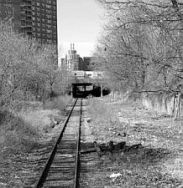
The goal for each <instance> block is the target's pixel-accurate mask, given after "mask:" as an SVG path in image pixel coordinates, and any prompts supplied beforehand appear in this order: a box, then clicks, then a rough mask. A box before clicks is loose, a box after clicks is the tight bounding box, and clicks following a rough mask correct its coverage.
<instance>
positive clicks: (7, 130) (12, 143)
mask: <svg viewBox="0 0 183 188" xmlns="http://www.w3.org/2000/svg"><path fill="white" fill-rule="evenodd" d="M0 118H1V122H0V145H1V147H2V148H6V149H8V150H9V149H10V150H14V151H15V152H20V151H24V150H29V149H31V148H32V147H33V146H34V145H35V144H36V142H37V140H38V138H39V135H38V133H37V131H36V129H35V128H34V127H32V126H31V125H30V124H28V123H26V122H25V121H24V120H23V119H22V118H20V117H18V116H16V115H14V114H13V113H11V112H8V111H1V112H0ZM0 154H2V153H0Z"/></svg>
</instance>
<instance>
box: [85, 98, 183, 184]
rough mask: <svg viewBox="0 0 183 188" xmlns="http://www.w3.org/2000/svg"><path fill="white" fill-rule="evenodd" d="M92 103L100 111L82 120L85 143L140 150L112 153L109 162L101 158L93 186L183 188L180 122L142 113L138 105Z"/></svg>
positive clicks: (106, 102)
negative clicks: (111, 143)
mask: <svg viewBox="0 0 183 188" xmlns="http://www.w3.org/2000/svg"><path fill="white" fill-rule="evenodd" d="M94 100H95V104H98V107H96V109H97V108H98V109H100V110H99V111H98V112H97V110H96V109H95V110H94V111H96V114H95V113H94V114H88V116H87V119H86V120H85V127H87V129H86V132H87V130H88V135H90V136H87V137H86V138H87V139H88V141H89V142H90V141H91V140H95V141H97V143H99V144H101V143H108V142H109V141H111V140H112V141H114V143H119V142H122V141H125V142H126V145H127V146H129V147H131V146H133V145H136V144H137V145H138V144H139V146H140V147H137V148H133V147H132V150H130V151H126V152H124V151H117V152H113V154H112V158H111V155H109V154H108V153H107V154H104V155H102V157H101V159H100V163H101V165H99V166H98V173H97V175H96V177H94V179H95V182H101V181H103V182H104V183H103V184H100V186H99V187H101V188H102V187H105V188H108V187H111V188H114V187H125V188H126V187H179V188H181V187H183V149H182V146H183V140H182V137H183V121H182V120H183V118H180V119H179V120H177V121H174V120H173V119H172V118H171V117H170V116H167V115H163V114H158V113H157V112H153V111H150V110H147V109H145V108H144V107H143V106H142V105H141V103H140V102H139V101H138V102H132V101H129V102H123V101H111V100H110V101H109V100H108V99H107V98H103V99H94ZM102 105H103V106H104V107H101V106H102ZM90 107H91V106H90ZM91 108H92V107H91ZM106 108H107V109H108V110H107V111H106V116H105V115H104V114H105V112H103V111H104V109H106ZM109 109H110V110H109ZM90 111H91V110H90ZM100 111H101V113H100ZM97 114H99V116H98V115H97ZM110 114H111V116H112V118H111V117H110V118H109V116H110ZM90 115H91V116H90ZM89 116H90V117H89ZM100 116H101V117H100ZM102 116H103V117H102ZM114 116H116V117H114ZM95 117H96V118H95ZM86 135H87V133H86ZM93 175H94V174H93ZM94 176H95V175H94ZM90 183H91V182H90ZM90 183H89V184H90ZM89 187H90V186H89ZM91 187H92V186H91ZM93 187H94V186H93Z"/></svg>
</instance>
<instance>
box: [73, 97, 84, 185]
mask: <svg viewBox="0 0 183 188" xmlns="http://www.w3.org/2000/svg"><path fill="white" fill-rule="evenodd" d="M82 105H83V104H82V99H81V105H80V117H79V129H78V138H77V151H76V165H75V174H74V175H75V176H74V188H79V168H80V138H81V124H82Z"/></svg>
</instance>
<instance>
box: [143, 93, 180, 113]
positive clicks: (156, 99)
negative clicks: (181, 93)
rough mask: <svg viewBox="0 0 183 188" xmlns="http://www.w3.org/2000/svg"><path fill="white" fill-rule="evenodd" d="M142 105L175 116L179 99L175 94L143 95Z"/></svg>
mask: <svg viewBox="0 0 183 188" xmlns="http://www.w3.org/2000/svg"><path fill="white" fill-rule="evenodd" d="M141 99H142V104H143V105H144V106H145V107H146V108H148V109H152V110H154V111H157V112H159V113H162V114H168V115H172V116H173V115H174V114H175V107H176V103H177V97H176V96H175V95H173V94H164V93H156V94H155V93H152V94H143V95H142V98H141Z"/></svg>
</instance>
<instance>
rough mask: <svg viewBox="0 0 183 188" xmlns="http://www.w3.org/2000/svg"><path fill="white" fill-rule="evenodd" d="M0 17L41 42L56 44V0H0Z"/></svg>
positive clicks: (17, 29)
mask: <svg viewBox="0 0 183 188" xmlns="http://www.w3.org/2000/svg"><path fill="white" fill-rule="evenodd" d="M0 17H1V18H2V19H3V20H10V21H11V22H12V23H13V26H14V29H15V30H16V31H18V32H21V33H24V34H26V35H28V36H29V37H30V38H35V39H36V40H37V41H38V42H39V43H41V44H55V45H57V0H0Z"/></svg>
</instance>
